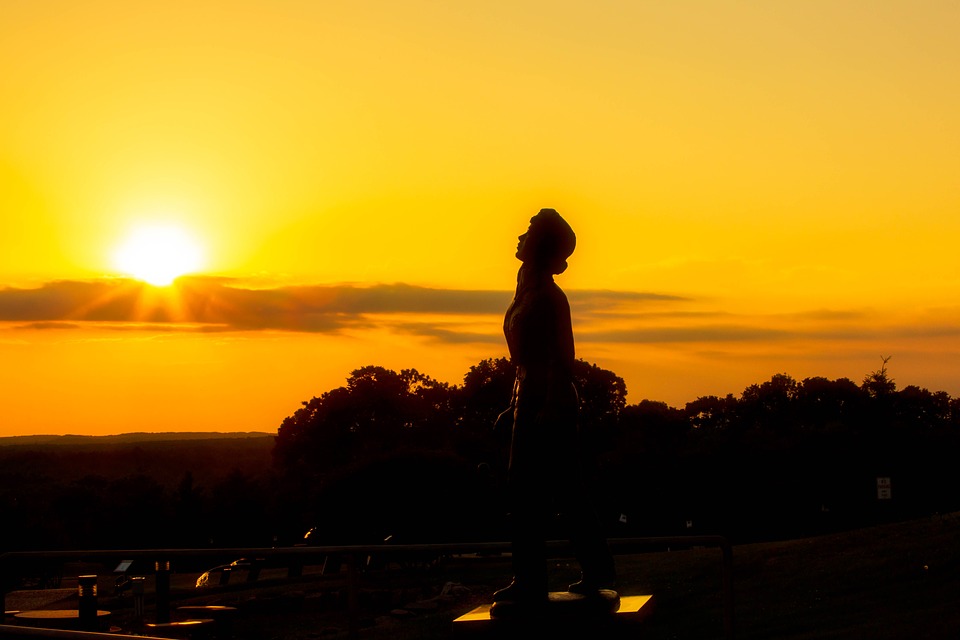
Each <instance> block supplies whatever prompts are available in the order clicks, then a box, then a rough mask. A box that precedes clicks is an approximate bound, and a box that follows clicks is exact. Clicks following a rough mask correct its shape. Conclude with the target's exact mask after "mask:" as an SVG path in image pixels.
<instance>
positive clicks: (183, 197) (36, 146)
mask: <svg viewBox="0 0 960 640" xmlns="http://www.w3.org/2000/svg"><path fill="white" fill-rule="evenodd" d="M958 29H960V5H958V4H957V3H956V2H954V1H952V0H943V1H940V2H936V1H919V2H911V3H905V2H885V1H882V0H871V1H863V2H855V1H850V2H842V3H838V2H827V1H824V2H818V1H810V0H796V1H785V2H771V3H756V2H736V1H734V2H708V1H703V2H690V3H662V2H645V1H644V2H633V1H631V2H605V3H600V4H597V3H592V4H587V3H580V2H577V3H573V2H567V3H564V2H557V1H556V0H555V1H554V2H550V3H547V2H531V1H529V0H514V1H512V2H485V3H435V2H426V1H421V2H417V1H414V2H403V3H398V2H384V1H377V0H369V1H365V2H350V3H303V2H294V1H292V0H289V1H282V0H281V1H277V2H252V1H247V2H243V1H232V2H203V3H196V2H176V1H173V2H165V3H159V4H152V5H144V4H143V3H129V2H124V1H121V0H117V1H113V2H110V1H99V2H98V1H91V2H84V3H75V2H56V1H48V2H42V3H40V2H37V3H33V2H5V3H3V4H0V68H2V69H3V73H0V213H2V215H0V435H17V434H31V433H86V434H98V433H118V432H126V431H177V430H219V431H233V430H243V431H246V430H256V431H272V430H274V429H276V427H277V426H278V425H279V423H280V421H281V420H282V419H283V418H284V417H285V416H287V415H289V414H290V413H292V412H293V411H294V410H295V409H296V408H297V407H298V406H299V402H300V401H301V400H305V399H308V398H309V397H311V396H313V395H319V394H320V393H321V392H323V391H325V390H327V389H330V388H333V387H335V386H339V385H340V384H342V382H343V380H344V379H345V377H346V376H347V375H348V374H349V372H350V370H351V369H354V368H357V367H359V366H362V365H365V364H379V365H383V366H387V367H391V368H395V369H399V368H407V367H415V368H417V369H419V370H421V371H423V372H425V373H428V374H430V375H433V376H434V377H438V378H441V379H444V380H448V381H451V382H459V381H460V379H461V377H462V375H463V374H464V373H465V372H466V370H467V369H468V368H469V366H470V365H472V364H475V363H476V362H478V361H479V360H480V359H482V358H485V357H494V356H500V355H503V354H504V353H505V348H504V346H503V341H502V338H501V336H500V335H499V326H500V314H501V313H502V310H503V308H505V306H506V304H507V303H508V302H509V299H510V292H511V289H512V287H513V283H514V278H515V273H516V267H517V263H516V260H515V259H514V257H513V251H514V248H515V246H516V236H517V235H519V234H520V233H521V232H522V231H523V230H524V227H525V225H526V221H527V220H528V218H529V217H530V216H531V215H533V214H534V213H535V212H536V211H537V210H538V209H539V208H541V207H555V208H557V209H558V210H559V211H560V212H561V213H562V214H564V215H565V217H567V218H568V220H569V221H570V222H571V224H572V225H573V227H574V229H575V230H576V231H577V234H578V238H579V245H578V249H577V252H576V253H575V254H574V256H573V258H572V259H571V261H570V269H569V270H568V272H567V273H565V274H563V275H562V276H560V277H559V278H558V282H559V283H560V284H561V286H563V287H564V289H565V290H566V291H567V292H568V295H569V296H570V299H571V305H572V308H573V312H574V323H575V332H576V337H577V340H578V351H579V355H580V356H581V357H584V358H586V359H588V360H590V361H591V362H596V363H597V364H599V365H601V366H604V367H606V368H610V369H613V370H614V371H616V372H617V373H619V374H620V375H622V376H623V377H624V378H625V379H626V381H627V386H628V390H629V400H630V401H631V402H637V401H639V400H641V399H643V398H650V399H656V400H664V401H667V402H669V403H671V404H674V405H682V404H684V403H685V402H687V401H689V400H693V399H694V398H696V397H697V396H699V395H705V394H726V393H734V394H739V392H740V391H742V390H743V388H744V387H745V386H747V385H748V384H752V383H755V382H762V381H764V380H766V379H769V377H770V376H771V375H773V374H775V373H778V372H784V373H788V374H790V375H792V376H794V377H795V378H798V379H802V378H804V377H807V376H814V375H823V376H828V377H832V378H833V377H841V376H846V377H850V378H852V379H854V380H856V381H859V380H860V379H861V378H862V377H863V375H864V374H865V373H867V372H869V371H871V370H874V369H876V368H878V367H879V365H880V363H881V360H880V358H881V356H888V355H892V356H893V359H892V360H891V361H890V364H889V369H890V372H891V374H892V375H893V377H894V378H895V379H896V381H897V382H898V384H900V385H901V386H904V385H907V384H917V385H920V386H925V387H928V388H930V389H931V390H941V389H942V390H945V391H947V392H948V393H950V394H951V395H955V396H956V395H960V337H958V335H960V322H958V320H960V305H958V303H957V301H956V292H957V291H958V284H960V283H958V280H960V270H958V262H960V259H958V258H957V251H956V249H955V247H954V246H953V245H955V244H956V238H957V237H958V231H960V216H958V215H957V213H958V211H960V180H958V176H960V118H958V116H957V114H958V113H960V83H958V82H957V80H956V79H957V78H958V77H960V47H957V46H956V33H957V32H958ZM159 227H162V228H164V229H168V230H170V229H172V230H174V231H175V233H178V234H181V235H182V236H186V237H188V238H190V239H192V241H193V242H194V243H195V246H196V249H197V251H198V252H199V254H200V256H199V258H198V262H197V264H195V265H194V266H193V267H192V268H191V269H189V270H190V271H193V272H194V273H195V275H194V276H192V277H190V278H186V279H182V280H180V281H178V282H177V283H176V284H175V285H173V286H172V287H158V288H151V287H147V286H146V285H142V284H139V283H138V282H137V281H135V280H133V279H131V278H144V277H148V276H147V275H146V271H141V268H145V265H144V264H142V263H143V262H145V261H147V260H148V258H149V255H150V254H151V251H150V250H149V249H148V248H144V247H140V246H137V247H135V249H134V250H133V251H132V255H134V256H141V257H142V260H141V264H134V263H129V262H126V263H124V262H123V261H122V260H118V257H117V256H118V254H119V253H122V249H123V248H124V247H125V246H126V247H128V248H129V242H130V240H129V239H130V238H131V237H132V236H135V235H136V234H137V233H138V232H139V233H146V234H147V235H151V234H153V235H154V236H155V235H156V234H157V232H156V229H157V228H159ZM145 229H147V230H148V231H147V232H144V230H145ZM163 251H168V252H169V253H163ZM163 251H161V252H160V256H159V257H156V258H152V259H153V260H154V261H155V262H156V261H159V262H161V263H165V264H162V265H160V266H162V267H166V268H167V269H172V270H173V271H174V272H175V271H176V267H177V264H178V261H179V259H180V257H179V256H178V255H177V254H176V247H173V248H164V249H163ZM129 253H130V252H128V254H129ZM166 255H169V258H165V257H164V256H166ZM131 264H132V266H131ZM154 268H155V269H156V268H157V265H154Z"/></svg>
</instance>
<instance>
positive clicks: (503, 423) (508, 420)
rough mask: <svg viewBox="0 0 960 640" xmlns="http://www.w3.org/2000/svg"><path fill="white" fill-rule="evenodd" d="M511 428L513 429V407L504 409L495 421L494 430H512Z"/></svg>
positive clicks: (499, 431)
mask: <svg viewBox="0 0 960 640" xmlns="http://www.w3.org/2000/svg"><path fill="white" fill-rule="evenodd" d="M511 429H513V407H508V408H507V410H506V411H503V412H502V413H501V414H500V415H498V416H497V419H496V421H495V422H494V423H493V432H494V433H501V432H503V431H510V430H511Z"/></svg>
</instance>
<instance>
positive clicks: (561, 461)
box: [493, 209, 616, 610]
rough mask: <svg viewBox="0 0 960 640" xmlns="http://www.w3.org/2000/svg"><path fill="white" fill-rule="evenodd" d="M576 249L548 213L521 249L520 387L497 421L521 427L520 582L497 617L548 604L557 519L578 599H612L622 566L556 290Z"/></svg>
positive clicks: (513, 345) (510, 330)
mask: <svg viewBox="0 0 960 640" xmlns="http://www.w3.org/2000/svg"><path fill="white" fill-rule="evenodd" d="M576 242H577V240H576V236H575V235H574V233H573V230H572V229H571V228H570V225H568V224H567V222H566V221H565V220H564V219H563V218H561V217H560V214H558V213H557V212H556V211H554V210H553V209H542V210H541V211H540V212H539V213H538V214H537V215H536V216H534V217H533V218H532V219H531V220H530V228H529V229H527V232H526V233H524V234H523V235H522V236H520V242H519V244H518V245H517V258H519V259H520V260H521V261H522V262H523V264H522V265H521V267H520V272H519V274H518V275H517V293H516V295H515V296H514V299H513V302H512V303H511V304H510V307H509V308H508V309H507V313H506V317H505V318H504V321H503V332H504V335H505V336H506V340H507V346H508V348H509V350H510V358H511V360H512V361H513V363H514V364H515V365H516V367H517V378H516V382H515V384H514V388H513V398H512V400H511V403H510V407H509V408H508V409H507V410H506V411H504V412H503V413H502V414H501V415H500V417H499V418H498V419H497V427H498V428H502V427H504V426H505V425H507V424H510V423H512V426H513V435H512V439H511V445H510V463H509V470H508V480H507V487H508V494H509V499H510V507H511V510H512V514H513V518H512V520H513V525H512V526H513V532H512V552H513V571H514V578H513V582H511V583H510V585H509V586H508V587H506V588H504V589H501V590H500V591H497V592H496V593H495V594H494V597H493V599H494V603H495V604H494V610H496V608H497V605H498V604H501V603H510V604H511V605H513V604H517V605H523V606H524V607H526V606H527V605H529V606H538V605H540V604H545V603H546V602H547V594H548V590H547V571H546V545H545V541H546V534H547V524H548V522H549V520H550V519H551V516H552V514H553V512H554V510H559V511H560V512H561V514H562V515H563V516H565V518H564V521H565V522H566V524H567V527H568V534H569V538H570V540H571V542H572V543H573V545H574V551H575V553H576V556H577V560H578V562H579V563H580V569H581V571H582V579H581V580H580V581H579V582H577V583H575V584H572V585H570V587H569V591H570V592H572V593H576V594H583V595H588V596H590V595H599V594H600V592H601V590H605V594H607V595H608V596H609V594H610V593H612V592H611V591H606V590H609V589H611V587H612V586H613V582H614V566H613V558H612V556H611V554H610V551H609V549H608V548H607V543H606V540H605V539H604V537H603V535H602V532H601V528H600V523H599V520H598V518H597V515H596V513H595V511H594V510H593V508H592V507H591V505H590V502H589V500H588V496H587V492H586V486H585V482H584V478H583V473H582V470H581V462H580V451H581V449H580V447H579V434H578V420H577V413H578V409H579V401H578V398H577V390H576V388H575V387H574V383H573V365H574V346H573V330H572V327H571V323H570V305H569V303H568V302H567V297H566V296H565V295H564V293H563V291H562V290H561V289H560V287H558V286H557V285H556V283H554V281H553V276H554V275H555V274H560V273H563V271H564V270H565V269H566V268H567V262H566V260H567V258H568V257H569V256H570V254H572V253H573V250H574V247H575V246H576ZM554 507H556V509H554ZM613 596H616V594H615V593H613ZM504 608H505V607H503V606H501V607H500V609H501V610H502V609H504Z"/></svg>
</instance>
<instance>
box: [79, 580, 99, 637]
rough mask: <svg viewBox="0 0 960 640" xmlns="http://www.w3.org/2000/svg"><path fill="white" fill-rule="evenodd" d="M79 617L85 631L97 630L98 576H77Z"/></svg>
mask: <svg viewBox="0 0 960 640" xmlns="http://www.w3.org/2000/svg"><path fill="white" fill-rule="evenodd" d="M77 595H78V596H79V602H78V604H77V616H78V617H79V618H80V628H81V629H82V630H84V631H96V630H97V576H77Z"/></svg>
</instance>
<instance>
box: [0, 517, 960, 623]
mask: <svg viewBox="0 0 960 640" xmlns="http://www.w3.org/2000/svg"><path fill="white" fill-rule="evenodd" d="M618 563H619V564H618V569H619V573H620V578H621V580H620V581H621V587H620V590H621V592H622V593H624V594H626V595H634V594H653V595H654V597H655V599H656V610H655V614H654V615H653V617H652V618H651V619H650V620H649V621H648V622H646V623H645V626H644V627H643V631H644V633H643V634H642V637H643V638H649V639H668V638H670V639H672V638H677V639H688V638H720V637H722V636H723V619H722V599H721V591H720V586H721V582H720V580H721V578H720V552H719V551H718V550H716V549H694V550H688V551H672V552H657V553H646V554H637V555H629V556H619V557H618ZM553 564H554V567H553V579H554V581H555V585H554V587H555V588H562V587H563V585H565V584H566V583H567V582H568V581H569V580H571V579H574V578H575V577H576V568H575V566H574V565H573V564H571V563H570V562H568V561H565V560H559V561H556V562H554V563H553ZM89 570H90V568H89V567H85V568H83V571H89ZM103 574H105V575H107V577H108V578H109V569H106V570H103ZM196 576H197V573H192V572H183V573H182V574H176V575H175V576H174V583H173V584H174V594H173V595H174V598H175V600H176V601H175V603H174V606H176V605H180V604H198V603H203V604H226V605H233V606H237V607H239V609H240V612H239V616H238V622H237V624H235V625H234V628H233V636H234V638H236V639H237V640H248V639H249V640H254V639H256V640H271V639H276V640H280V639H283V640H300V639H303V640H319V639H325V638H331V639H332V638H340V637H345V636H346V629H347V619H346V614H345V611H344V607H343V605H344V601H345V595H344V592H343V590H342V588H341V587H340V586H339V585H338V584H337V581H336V580H335V579H334V580H331V579H330V578H327V577H323V576H320V575H318V574H317V573H315V572H313V573H312V572H311V571H310V570H307V571H305V573H304V577H302V578H299V579H295V580H291V579H286V578H283V577H282V576H283V572H282V571H280V570H273V572H271V571H266V572H265V573H264V575H263V578H262V579H261V581H260V582H258V583H256V585H255V586H253V587H247V585H245V584H243V583H241V584H236V585H230V586H229V587H225V588H221V587H218V588H214V589H207V590H195V589H193V588H192V586H191V585H192V583H193V581H194V580H195V579H196ZM508 579H509V562H508V560H507V559H506V558H481V559H478V558H449V559H447V560H446V561H445V562H443V563H442V565H441V566H439V567H436V568H430V569H424V568H422V567H421V568H416V569H401V568H396V567H395V568H392V569H389V570H387V571H379V572H371V573H367V574H364V576H363V588H362V592H361V604H362V605H363V610H364V613H363V625H364V628H363V630H362V632H361V637H362V638H367V639H380V638H390V639H399V640H403V639H406V638H409V639H413V638H446V637H448V636H449V633H450V627H451V621H452V620H453V619H454V618H456V617H457V616H459V615H461V614H462V613H465V612H466V611H469V610H470V609H472V608H473V607H475V606H477V605H479V604H482V603H484V602H487V601H488V599H489V595H490V593H491V592H492V591H493V590H494V589H496V588H498V587H500V586H502V585H503V584H505V582H506V581H507V580H508ZM69 584H70V582H69V578H65V581H64V584H63V586H64V587H69ZM101 584H104V583H103V582H102V583H101ZM106 584H109V582H107V583H106ZM734 585H735V591H736V616H737V637H738V638H792V639H798V640H799V639H808V638H810V639H812V638H818V639H826V638H870V639H874V638H890V639H894V638H897V639H900V638H938V639H939V638H960V514H948V515H944V516H935V517H931V518H926V519H922V520H915V521H911V522H906V523H898V524H891V525H884V526H879V527H872V528H868V529H861V530H857V531H852V532H847V533H841V534H834V535H829V536H821V537H815V538H806V539H802V540H791V541H785V542H771V543H762V544H750V545H741V546H737V547H736V548H735V549H734ZM70 593H71V591H61V592H59V597H63V596H65V595H68V594H70ZM101 593H102V594H103V596H104V597H101V608H109V609H111V610H113V611H115V612H116V619H117V622H118V623H122V622H123V621H124V620H125V619H129V617H130V615H131V613H132V611H131V607H132V602H131V601H130V599H129V596H124V597H121V598H112V597H109V596H108V595H107V594H109V589H108V588H105V586H102V587H101ZM57 598H58V594H57V593H55V592H49V593H47V594H46V595H43V594H41V592H17V593H11V594H8V596H7V603H6V604H7V608H8V609H10V608H21V609H23V608H28V607H33V606H38V607H46V608H67V607H70V606H71V604H70V602H71V598H70V597H67V598H65V599H61V600H57ZM73 602H74V603H75V598H73ZM72 606H75V604H74V605H72ZM148 616H149V613H148Z"/></svg>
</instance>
